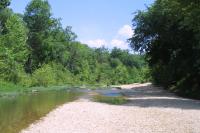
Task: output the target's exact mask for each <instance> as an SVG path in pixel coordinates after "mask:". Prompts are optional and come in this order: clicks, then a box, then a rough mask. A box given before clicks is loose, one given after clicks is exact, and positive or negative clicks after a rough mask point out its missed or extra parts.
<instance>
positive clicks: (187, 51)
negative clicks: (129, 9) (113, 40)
mask: <svg viewBox="0 0 200 133" xmlns="http://www.w3.org/2000/svg"><path fill="white" fill-rule="evenodd" d="M199 14H200V8H199V2H198V1H181V0H170V1H168V0H156V1H155V3H154V4H153V5H152V6H151V7H149V8H148V9H147V10H146V11H139V12H138V13H137V15H136V17H135V18H134V19H133V26H135V27H136V28H135V34H134V36H133V37H132V38H131V39H130V41H131V46H132V48H133V49H134V50H138V51H140V52H146V53H147V59H148V62H149V65H150V66H151V68H152V76H153V80H154V82H155V83H157V84H159V85H162V86H165V87H167V88H170V87H171V86H173V88H175V90H176V91H177V92H180V93H185V94H186V95H188V96H191V94H192V93H195V92H196V93H198V92H199V88H200V83H199V79H200V69H199V68H200V62H199V59H200V23H199V22H200V15H199ZM188 92H191V93H188ZM195 97H197V96H195Z"/></svg>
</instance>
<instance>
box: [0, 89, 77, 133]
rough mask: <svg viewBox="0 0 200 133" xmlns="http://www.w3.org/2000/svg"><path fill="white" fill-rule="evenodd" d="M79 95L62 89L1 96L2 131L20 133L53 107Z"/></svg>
mask: <svg viewBox="0 0 200 133" xmlns="http://www.w3.org/2000/svg"><path fill="white" fill-rule="evenodd" d="M79 95H80V93H77V92H71V91H69V92H67V91H66V90H62V91H48V92H38V93H31V94H30V93H29V94H28V93H26V94H21V95H17V96H12V97H11V96H9V97H7V98H0V133H18V132H20V131H21V130H22V129H24V128H26V127H27V126H28V125H30V124H31V123H33V122H35V121H36V120H39V119H40V118H41V117H43V116H45V115H46V114H47V113H49V112H50V111H51V110H52V109H54V108H56V107H57V106H59V105H62V104H64V103H66V102H70V101H73V100H75V99H77V98H78V96H79Z"/></svg>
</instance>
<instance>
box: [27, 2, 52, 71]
mask: <svg viewBox="0 0 200 133" xmlns="http://www.w3.org/2000/svg"><path fill="white" fill-rule="evenodd" d="M50 9H51V8H50V5H49V3H48V1H46V0H32V1H31V2H30V3H29V4H28V6H27V7H26V11H25V14H24V18H23V19H24V21H25V22H26V23H27V27H28V29H29V34H28V45H29V46H30V48H31V54H30V55H29V59H28V61H27V70H28V71H29V72H32V69H33V70H35V69H36V68H38V67H39V66H40V65H41V64H43V63H44V62H45V59H46V58H47V56H48V54H49V51H48V50H47V49H48V48H49V46H51V44H49V42H50V41H49V36H50V33H51V32H50V30H51V28H52V26H53V23H54V22H55V21H54V19H52V18H51V12H50Z"/></svg>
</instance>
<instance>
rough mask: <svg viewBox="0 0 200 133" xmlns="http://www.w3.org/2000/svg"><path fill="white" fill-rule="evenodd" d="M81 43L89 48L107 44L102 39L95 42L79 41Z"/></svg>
mask: <svg viewBox="0 0 200 133" xmlns="http://www.w3.org/2000/svg"><path fill="white" fill-rule="evenodd" d="M81 42H82V43H84V44H87V45H88V46H89V47H92V48H99V47H102V46H105V45H106V44H107V43H106V40H104V39H95V40H89V41H81Z"/></svg>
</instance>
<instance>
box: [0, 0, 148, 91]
mask: <svg viewBox="0 0 200 133" xmlns="http://www.w3.org/2000/svg"><path fill="white" fill-rule="evenodd" d="M9 2H10V1H9V0H2V1H0V10H1V11H0V80H2V82H11V83H13V84H16V85H19V86H23V87H35V86H44V87H47V86H54V85H66V84H78V85H85V84H100V85H111V84H127V83H133V82H144V81H148V80H149V77H145V76H144V75H146V74H147V73H148V72H147V71H146V68H148V67H147V64H146V62H145V59H144V56H143V55H136V54H131V53H130V52H129V51H128V50H121V49H118V48H114V49H113V50H112V51H110V50H108V49H106V48H105V47H101V48H97V49H93V48H89V47H88V46H87V45H85V44H82V43H80V42H77V41H76V38H77V35H76V34H75V33H74V32H73V31H72V27H71V26H67V27H66V28H65V29H63V27H62V25H61V22H60V19H56V18H53V17H52V13H51V6H50V5H49V3H48V1H47V0H31V1H30V3H29V4H28V5H27V7H26V10H25V13H24V14H15V13H13V12H12V10H11V9H9V8H8V5H9V4H10V3H9Z"/></svg>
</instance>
